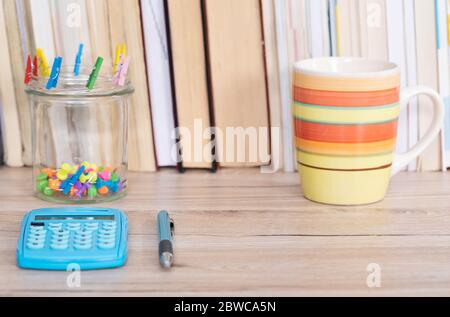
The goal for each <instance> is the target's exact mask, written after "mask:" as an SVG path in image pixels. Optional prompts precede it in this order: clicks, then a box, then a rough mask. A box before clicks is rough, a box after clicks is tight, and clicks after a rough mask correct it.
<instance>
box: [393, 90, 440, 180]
mask: <svg viewBox="0 0 450 317" xmlns="http://www.w3.org/2000/svg"><path fill="white" fill-rule="evenodd" d="M418 95H427V96H428V97H430V98H431V101H432V102H433V107H434V111H433V121H432V122H431V125H430V127H429V128H428V131H427V133H426V134H425V136H424V137H423V138H422V139H421V140H420V141H419V142H418V143H417V144H416V145H414V146H413V148H412V149H411V150H409V151H408V152H406V153H403V154H394V160H393V163H392V169H391V171H392V172H391V176H394V175H395V174H397V173H398V172H400V171H401V170H402V169H403V168H405V167H406V166H407V165H408V164H409V163H410V162H411V161H412V160H414V159H415V158H416V157H418V156H419V155H420V154H422V152H423V151H425V150H426V148H427V147H428V146H429V145H430V144H431V143H432V142H433V141H434V139H435V138H436V136H437V135H438V133H439V131H441V128H442V125H443V123H444V104H443V102H442V100H441V97H440V96H439V94H438V93H437V92H436V91H434V90H433V89H430V88H428V87H425V86H417V87H412V88H406V89H404V90H403V91H402V93H401V97H400V111H403V110H404V109H405V108H406V106H407V105H408V102H409V101H410V100H411V99H412V98H414V97H416V96H418Z"/></svg>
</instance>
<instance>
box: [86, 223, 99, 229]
mask: <svg viewBox="0 0 450 317" xmlns="http://www.w3.org/2000/svg"><path fill="white" fill-rule="evenodd" d="M84 227H85V228H87V229H98V223H96V222H91V223H87V224H85V225H84Z"/></svg>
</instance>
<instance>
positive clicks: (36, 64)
mask: <svg viewBox="0 0 450 317" xmlns="http://www.w3.org/2000/svg"><path fill="white" fill-rule="evenodd" d="M33 76H34V77H38V58H37V56H34V59H33Z"/></svg>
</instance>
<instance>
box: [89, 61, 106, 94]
mask: <svg viewBox="0 0 450 317" xmlns="http://www.w3.org/2000/svg"><path fill="white" fill-rule="evenodd" d="M102 64H103V57H100V56H99V57H97V61H96V62H95V66H94V69H93V70H92V72H91V74H90V75H89V80H88V82H87V85H86V87H87V89H89V90H92V88H94V85H95V82H96V81H97V77H98V74H99V73H100V69H101V68H102Z"/></svg>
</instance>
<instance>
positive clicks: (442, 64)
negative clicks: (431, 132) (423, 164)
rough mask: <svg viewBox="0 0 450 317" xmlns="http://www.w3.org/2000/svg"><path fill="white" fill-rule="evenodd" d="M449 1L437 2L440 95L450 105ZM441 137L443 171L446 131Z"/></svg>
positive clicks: (438, 0)
mask: <svg viewBox="0 0 450 317" xmlns="http://www.w3.org/2000/svg"><path fill="white" fill-rule="evenodd" d="M446 2H447V1H446V0H435V6H436V11H435V12H436V32H437V36H436V41H437V43H436V44H437V45H436V47H437V58H438V78H439V93H440V95H441V97H442V99H443V100H444V102H445V104H446V105H448V104H449V103H448V102H449V100H450V99H449V98H450V87H449V85H450V80H449V79H450V78H449V55H448V54H449V51H448V45H447V42H448V32H447V3H446ZM440 135H441V162H442V171H446V170H447V166H448V165H447V164H448V162H447V153H446V146H445V131H444V130H443V131H442V133H441V134H440Z"/></svg>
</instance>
